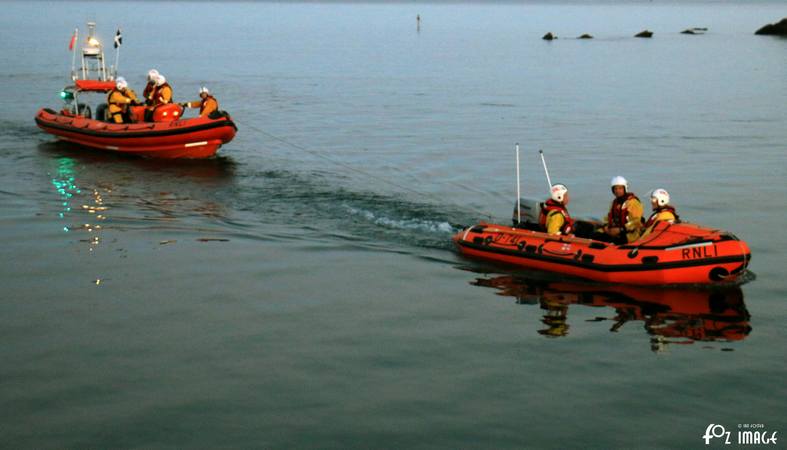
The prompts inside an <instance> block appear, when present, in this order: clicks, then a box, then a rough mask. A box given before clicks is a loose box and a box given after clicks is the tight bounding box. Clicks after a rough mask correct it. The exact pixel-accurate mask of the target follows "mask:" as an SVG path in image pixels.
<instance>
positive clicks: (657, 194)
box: [650, 188, 669, 206]
mask: <svg viewBox="0 0 787 450" xmlns="http://www.w3.org/2000/svg"><path fill="white" fill-rule="evenodd" d="M650 199H651V200H654V201H655V202H656V204H657V205H659V206H664V205H666V204H668V203H669V192H667V191H666V190H665V189H662V188H658V189H654V190H653V192H651V193H650Z"/></svg>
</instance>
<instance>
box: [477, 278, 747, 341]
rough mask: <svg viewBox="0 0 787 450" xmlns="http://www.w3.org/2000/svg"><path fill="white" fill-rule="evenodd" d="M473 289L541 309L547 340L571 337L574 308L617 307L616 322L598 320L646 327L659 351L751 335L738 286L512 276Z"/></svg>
mask: <svg viewBox="0 0 787 450" xmlns="http://www.w3.org/2000/svg"><path fill="white" fill-rule="evenodd" d="M471 284H474V285H476V286H484V287H492V288H495V289H498V290H499V292H498V294H499V295H505V296H511V297H514V298H516V301H517V303H519V304H531V305H539V306H540V307H541V309H543V310H544V311H545V313H544V316H543V318H542V323H543V324H544V325H546V327H545V328H543V329H540V330H538V333H539V334H542V335H545V336H551V337H559V336H565V335H567V334H569V328H570V325H569V322H568V309H569V307H570V306H571V305H582V306H587V307H595V308H605V307H609V308H613V309H614V310H615V316H614V317H612V318H597V319H594V320H596V321H605V320H610V321H612V322H613V324H612V326H611V327H610V331H612V332H616V331H618V330H620V328H621V327H623V325H625V324H626V323H628V322H637V321H639V322H642V323H643V325H644V328H645V331H646V332H647V333H648V334H649V335H650V336H651V348H652V350H654V351H660V350H663V349H664V348H665V346H666V345H667V344H691V343H693V342H696V341H701V342H708V341H719V342H732V341H740V340H743V339H745V338H746V336H747V335H748V334H749V333H750V332H751V326H750V325H749V317H750V316H749V312H748V311H747V310H746V305H745V304H744V301H743V291H742V290H741V288H740V287H739V286H725V287H720V288H712V289H708V288H706V289H678V288H655V287H641V286H622V285H620V286H616V285H599V284H583V283H576V282H545V281H537V280H530V279H526V278H520V277H515V276H510V275H501V276H496V277H493V278H477V279H476V280H475V281H473V282H471Z"/></svg>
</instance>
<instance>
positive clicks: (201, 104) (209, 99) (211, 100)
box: [199, 94, 219, 116]
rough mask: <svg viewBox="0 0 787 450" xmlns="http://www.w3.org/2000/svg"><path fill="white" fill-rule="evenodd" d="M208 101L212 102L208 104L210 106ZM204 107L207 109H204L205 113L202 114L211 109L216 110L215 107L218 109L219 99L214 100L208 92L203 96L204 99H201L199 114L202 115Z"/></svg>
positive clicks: (206, 113) (207, 112) (211, 110)
mask: <svg viewBox="0 0 787 450" xmlns="http://www.w3.org/2000/svg"><path fill="white" fill-rule="evenodd" d="M208 102H212V105H210V107H209V106H208ZM205 108H208V111H206V112H205V114H204V115H206V116H207V115H208V114H210V113H212V112H213V111H216V110H217V109H219V101H218V100H216V99H215V98H214V97H213V96H212V95H210V94H208V96H207V97H205V99H204V100H202V102H201V103H200V105H199V115H200V116H202V115H203V114H202V112H203V111H205Z"/></svg>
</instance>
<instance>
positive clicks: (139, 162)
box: [38, 142, 236, 182]
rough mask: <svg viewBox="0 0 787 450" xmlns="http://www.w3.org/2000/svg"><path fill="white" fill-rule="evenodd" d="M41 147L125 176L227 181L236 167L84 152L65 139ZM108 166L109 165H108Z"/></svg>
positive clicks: (221, 160) (214, 161) (223, 160)
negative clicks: (166, 176) (164, 176)
mask: <svg viewBox="0 0 787 450" xmlns="http://www.w3.org/2000/svg"><path fill="white" fill-rule="evenodd" d="M38 149H39V151H41V152H43V153H47V154H49V155H51V156H52V157H55V158H59V157H68V158H71V159H74V160H75V161H77V162H79V163H81V164H82V166H83V167H84V168H86V169H87V168H89V167H90V166H96V167H101V169H102V170H101V174H102V175H103V174H104V173H105V172H106V171H107V170H109V171H110V172H111V173H115V174H116V175H119V176H123V177H125V176H128V175H130V172H133V174H134V176H135V177H136V178H141V179H147V178H153V177H156V176H163V175H169V176H171V177H177V178H185V179H191V180H195V181H198V180H206V181H212V182H225V181H229V180H231V179H232V178H233V177H234V174H235V166H236V164H235V162H234V161H233V160H232V159H231V158H227V157H215V158H211V159H186V160H178V161H171V160H166V159H144V158H127V157H125V156H124V155H120V154H114V153H99V152H85V151H83V150H82V149H81V148H80V147H79V146H78V145H76V144H71V143H66V142H59V143H54V142H47V143H42V144H39V145H38ZM107 165H110V166H109V167H108V166H107ZM140 169H141V170H140ZM126 172H129V173H126ZM104 178H107V177H104Z"/></svg>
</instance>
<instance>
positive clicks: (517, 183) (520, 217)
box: [516, 143, 522, 224]
mask: <svg viewBox="0 0 787 450" xmlns="http://www.w3.org/2000/svg"><path fill="white" fill-rule="evenodd" d="M520 198H522V196H521V195H520V193H519V143H517V144H516V223H517V224H519V223H520V222H521V221H522V214H521V212H520V205H519V204H520V200H519V199H520Z"/></svg>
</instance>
